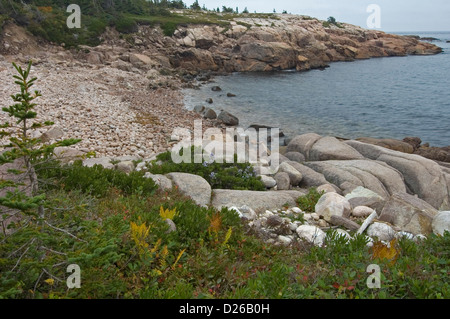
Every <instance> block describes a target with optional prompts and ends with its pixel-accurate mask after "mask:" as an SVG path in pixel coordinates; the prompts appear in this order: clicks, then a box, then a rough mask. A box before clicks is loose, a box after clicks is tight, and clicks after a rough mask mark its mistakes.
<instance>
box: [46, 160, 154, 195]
mask: <svg viewBox="0 0 450 319" xmlns="http://www.w3.org/2000/svg"><path fill="white" fill-rule="evenodd" d="M40 171H41V174H42V175H41V176H42V177H45V178H47V179H49V178H56V179H57V180H58V185H59V186H61V187H63V188H64V189H65V190H66V191H73V190H81V191H82V192H84V193H88V194H91V195H93V196H97V197H104V196H106V194H107V193H108V192H110V191H111V188H116V189H118V190H120V191H122V192H123V193H124V194H127V195H132V194H139V195H151V194H153V193H154V192H155V190H156V188H157V187H156V185H155V183H154V182H153V180H152V179H148V178H145V177H143V175H144V173H143V172H136V171H135V172H131V173H129V174H126V173H124V172H121V171H117V170H111V169H106V168H104V167H103V166H101V165H94V166H93V167H85V166H83V165H82V162H81V161H80V160H78V161H76V162H75V163H74V164H73V165H66V166H59V165H53V167H46V168H45V167H41V168H40Z"/></svg>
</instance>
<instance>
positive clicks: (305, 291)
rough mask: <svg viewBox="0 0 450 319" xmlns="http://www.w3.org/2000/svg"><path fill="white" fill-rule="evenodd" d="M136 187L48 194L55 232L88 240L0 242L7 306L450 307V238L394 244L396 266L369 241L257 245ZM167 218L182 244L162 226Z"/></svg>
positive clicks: (184, 201)
mask: <svg viewBox="0 0 450 319" xmlns="http://www.w3.org/2000/svg"><path fill="white" fill-rule="evenodd" d="M88 170H89V169H88ZM92 170H95V169H94V168H93V169H92ZM96 174H99V173H98V172H96ZM72 175H73V176H72V178H73V179H76V178H77V176H79V177H78V178H80V179H85V178H86V174H73V173H72ZM105 176H107V177H108V176H110V175H109V174H108V173H105ZM97 177H98V176H97ZM136 178H139V177H136ZM128 182H129V181H128ZM126 183H127V182H126V181H124V180H123V179H111V180H110V182H109V184H104V186H103V187H104V189H105V190H106V191H100V192H98V193H99V194H100V195H99V196H98V194H97V195H96V196H94V195H95V194H92V191H91V189H89V188H85V187H82V186H80V187H78V188H77V187H73V185H76V184H77V183H75V182H74V181H73V182H72V183H68V184H67V178H66V179H64V178H61V179H59V180H58V179H57V180H54V181H53V182H52V185H54V186H51V187H47V188H46V189H45V191H46V195H47V200H46V214H47V216H48V220H49V223H51V224H52V225H54V226H55V227H58V228H59V229H65V230H66V231H67V232H68V233H69V232H70V233H71V234H72V235H74V236H76V238H78V239H79V240H77V239H75V238H74V237H72V236H69V235H68V233H63V232H61V231H58V230H57V229H56V228H49V227H42V225H40V224H39V223H38V222H36V223H33V222H29V223H28V226H27V227H25V228H22V229H21V230H19V231H18V232H16V233H15V234H14V235H12V236H10V237H7V238H6V237H5V236H4V235H0V243H1V244H0V283H1V284H0V298H51V299H58V298H124V299H126V298H152V299H153V298H156V299H159V298H164V299H168V298H170V299H174V298H183V299H184V298H194V299H198V298H218V299H231V298H233V299H259V298H269V299H286V298H289V299H299V298H313V299H317V298H320V299H323V298H332V299H353V298H368V299H379V298H383V299H384V298H389V299H390V298H392V299H398V298H403V299H410V298H411V299H415V298H431V299H448V298H449V297H450V285H449V282H448V280H446V278H448V275H449V270H448V269H449V252H450V249H449V248H450V234H449V233H446V235H445V236H434V235H431V236H429V237H428V239H427V240H424V241H420V242H418V243H414V242H411V241H408V240H400V241H398V242H397V243H393V245H395V246H393V247H395V250H393V251H394V254H395V258H394V259H392V258H391V257H392V256H387V255H383V253H382V252H383V250H378V251H375V250H376V249H374V248H369V247H367V246H366V239H365V238H364V237H363V236H359V237H357V239H356V240H353V241H351V242H347V241H346V240H344V239H343V238H337V237H336V235H335V234H333V233H329V234H328V239H327V242H326V245H325V247H321V248H320V247H314V246H311V245H310V244H309V243H306V242H295V243H294V244H293V245H291V246H289V247H284V246H275V245H269V244H266V243H264V242H262V241H261V240H259V239H257V237H256V236H254V235H253V233H252V230H251V229H249V228H247V227H246V226H245V225H244V224H243V223H242V222H241V221H240V219H239V217H238V216H237V215H236V213H235V212H234V211H228V210H227V209H223V210H221V211H217V210H215V209H214V208H202V207H198V206H197V205H195V204H194V203H193V202H192V201H191V200H190V199H188V198H186V197H184V196H183V195H181V194H180V193H179V192H178V191H177V190H176V189H172V190H170V191H165V192H162V191H160V190H157V191H156V192H150V193H145V192H142V190H141V189H140V188H139V187H137V188H131V189H129V188H126V187H125V188H124V184H126ZM142 183H143V182H139V183H138V184H142ZM79 184H80V185H82V184H83V183H81V182H79ZM55 186H56V187H55ZM98 187H101V185H99V186H98ZM167 210H170V211H171V214H170V218H171V219H173V222H174V224H175V225H176V228H177V229H176V231H174V232H168V229H169V226H168V224H167V223H166V222H165V221H164V219H163V218H162V217H161V216H166V217H167V216H168V215H167V214H166V215H161V211H163V212H167ZM23 223H24V221H21V222H18V223H17V224H16V225H15V226H14V227H15V228H16V229H19V228H20V226H23ZM36 231H39V232H40V233H41V234H42V233H44V234H46V236H42V237H41V238H42V242H40V243H39V245H37V246H36V247H35V246H30V249H29V250H28V251H27V252H26V254H23V255H22V251H20V247H23V245H24V244H26V243H27V241H28V239H29V237H30V236H32V234H33V233H34V232H36ZM43 246H44V247H46V248H47V249H48V250H46V253H45V254H44V255H42V251H40V250H39V247H43ZM8 256H9V257H8ZM21 256H22V258H21ZM19 258H21V260H19ZM73 263H75V264H78V265H79V266H80V267H81V274H82V279H81V288H80V289H67V287H66V284H65V279H66V278H67V276H68V274H67V273H66V272H65V269H66V266H67V265H68V264H73ZM15 264H17V265H18V266H17V267H15V269H14V270H12V269H13V268H14V265H15ZM371 264H378V265H379V266H380V268H381V288H380V289H369V288H368V287H367V278H368V276H369V274H368V273H367V272H366V269H367V266H368V265H371ZM42 269H47V273H44V272H42ZM40 274H41V275H40ZM49 274H50V275H49ZM52 279H53V280H52Z"/></svg>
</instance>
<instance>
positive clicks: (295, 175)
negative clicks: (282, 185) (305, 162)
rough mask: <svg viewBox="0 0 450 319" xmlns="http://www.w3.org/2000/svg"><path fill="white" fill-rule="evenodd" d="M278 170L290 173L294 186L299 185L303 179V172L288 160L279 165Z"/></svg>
mask: <svg viewBox="0 0 450 319" xmlns="http://www.w3.org/2000/svg"><path fill="white" fill-rule="evenodd" d="M278 172H284V173H287V174H288V175H289V179H290V183H291V185H292V186H297V185H298V184H300V182H301V181H302V178H303V176H302V174H301V173H300V172H299V171H298V170H296V169H295V168H294V167H293V166H291V165H290V164H288V163H287V162H283V163H281V164H280V166H279V167H278Z"/></svg>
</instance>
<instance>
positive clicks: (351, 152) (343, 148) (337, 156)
mask: <svg viewBox="0 0 450 319" xmlns="http://www.w3.org/2000/svg"><path fill="white" fill-rule="evenodd" d="M303 155H305V154H303ZM305 157H306V159H307V160H308V161H327V160H354V159H363V158H364V157H363V156H362V155H361V154H360V153H358V151H356V150H355V149H354V148H352V147H351V146H349V145H347V144H345V143H342V142H340V141H339V140H338V139H337V138H335V137H331V136H326V137H322V138H321V139H320V140H318V141H317V142H316V143H314V145H313V146H312V148H311V149H310V151H309V156H306V155H305Z"/></svg>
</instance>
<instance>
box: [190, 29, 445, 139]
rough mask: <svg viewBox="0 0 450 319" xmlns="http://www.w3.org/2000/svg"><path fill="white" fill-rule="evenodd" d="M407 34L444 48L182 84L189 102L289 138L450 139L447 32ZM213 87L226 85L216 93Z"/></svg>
mask: <svg viewBox="0 0 450 319" xmlns="http://www.w3.org/2000/svg"><path fill="white" fill-rule="evenodd" d="M403 34H415V35H420V36H421V37H434V38H438V39H440V41H434V42H433V43H434V44H436V45H438V46H440V47H442V48H443V49H444V53H442V54H438V55H433V56H407V57H389V58H375V59H370V60H361V61H355V62H336V63H332V64H331V66H330V67H329V68H326V69H325V70H312V71H307V72H291V71H283V72H270V73H233V74H231V75H228V76H220V77H216V78H214V83H208V84H207V85H204V86H202V87H201V88H200V90H193V89H186V90H184V94H185V106H186V107H187V108H188V109H192V108H193V107H194V106H195V105H199V104H200V105H205V106H208V107H211V108H212V109H214V110H215V111H216V112H219V111H220V110H226V111H228V112H230V113H232V114H234V115H236V116H237V117H238V118H239V119H240V126H241V127H244V128H247V127H248V126H249V125H251V124H264V125H270V126H273V127H279V128H280V129H281V130H282V131H283V132H284V133H285V134H286V135H287V136H295V135H297V134H303V133H308V132H315V133H318V134H320V135H331V136H338V137H344V138H358V137H375V138H396V139H403V138H404V137H406V136H418V137H420V138H421V139H422V141H423V142H424V143H426V142H428V143H430V144H431V145H433V146H447V145H450V43H447V42H446V41H448V40H450V32H436V33H429V32H428V33H417V32H414V33H403ZM215 85H218V86H220V87H221V88H222V91H221V92H213V91H212V90H211V87H212V86H215ZM228 92H230V93H233V94H236V97H227V93H228ZM207 98H212V99H213V100H214V103H213V104H211V105H208V104H207V103H206V102H205V100H206V99H207Z"/></svg>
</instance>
